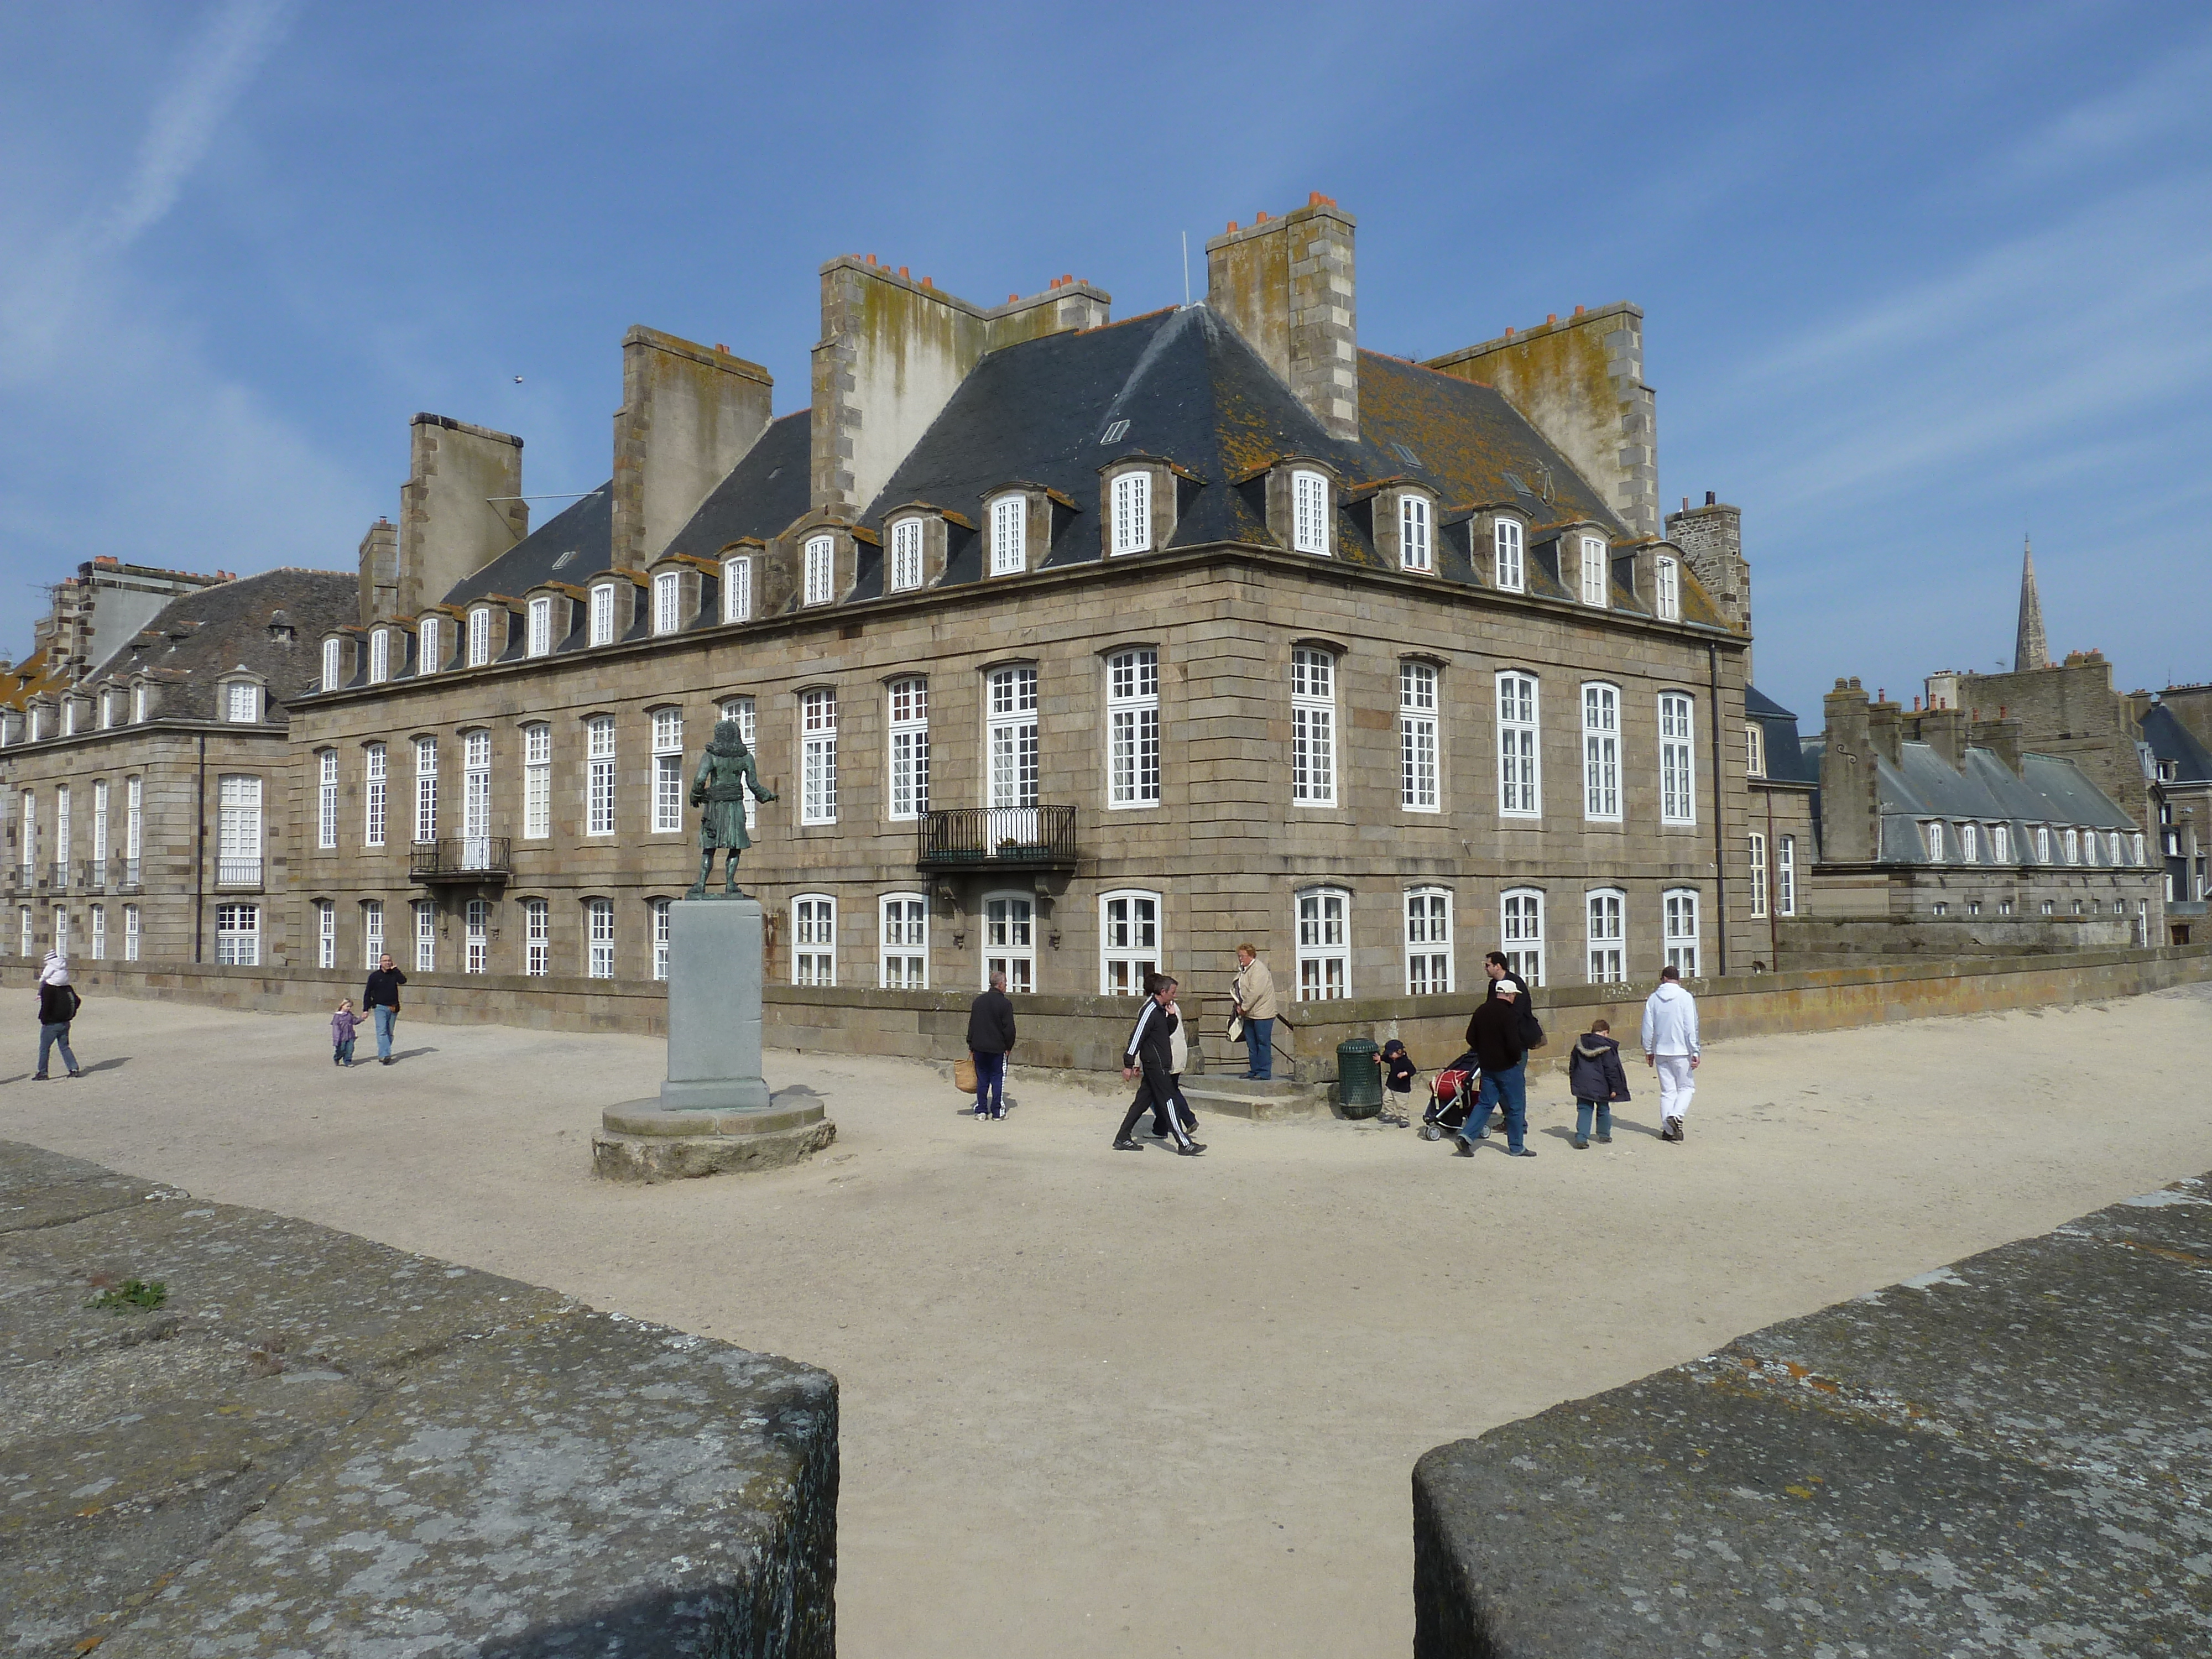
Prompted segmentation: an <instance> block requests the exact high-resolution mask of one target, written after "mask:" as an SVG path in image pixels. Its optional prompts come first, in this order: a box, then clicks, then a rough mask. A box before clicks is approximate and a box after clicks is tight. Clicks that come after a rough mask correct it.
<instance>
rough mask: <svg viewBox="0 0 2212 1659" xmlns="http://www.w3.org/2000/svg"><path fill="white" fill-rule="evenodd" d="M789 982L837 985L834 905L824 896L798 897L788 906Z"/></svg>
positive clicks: (822, 894) (829, 898)
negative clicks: (789, 929) (789, 941)
mask: <svg viewBox="0 0 2212 1659" xmlns="http://www.w3.org/2000/svg"><path fill="white" fill-rule="evenodd" d="M791 982H792V983H793V984H794V985H835V984H836V982H837V901H836V899H834V898H832V897H830V896H829V894H827V893H801V894H800V895H799V896H798V897H796V898H794V899H793V900H792V902H791Z"/></svg>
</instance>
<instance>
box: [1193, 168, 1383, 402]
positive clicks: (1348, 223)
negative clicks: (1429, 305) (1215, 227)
mask: <svg viewBox="0 0 2212 1659" xmlns="http://www.w3.org/2000/svg"><path fill="white" fill-rule="evenodd" d="M1357 225H1358V221H1357V220H1355V219H1354V218H1353V217H1352V216H1351V215H1350V214H1348V213H1346V211H1344V210H1343V209H1341V208H1340V207H1339V206H1337V204H1335V203H1334V201H1332V200H1331V199H1330V198H1329V197H1326V196H1323V195H1322V193H1321V192H1320V191H1315V192H1314V193H1313V194H1312V195H1311V196H1310V197H1307V199H1306V204H1305V205H1304V207H1302V208H1299V209H1297V210H1295V211H1292V212H1291V213H1286V214H1285V215H1284V216H1282V217H1281V218H1279V219H1270V218H1269V217H1267V215H1265V214H1264V213H1263V214H1261V216H1260V217H1259V219H1258V221H1257V222H1255V223H1253V224H1251V225H1249V226H1245V227H1243V228H1238V227H1237V226H1236V225H1233V224H1232V225H1231V226H1230V227H1229V228H1228V229H1227V230H1226V231H1225V232H1224V233H1223V234H1220V235H1218V236H1217V237H1215V238H1214V239H1213V240H1212V241H1210V242H1208V243H1207V244H1206V304H1207V306H1209V307H1211V308H1212V309H1213V310H1214V311H1216V312H1218V313H1219V314H1220V315H1221V316H1222V317H1224V318H1225V319H1227V320H1228V322H1229V323H1230V325H1231V326H1232V327H1234V328H1235V329H1236V331H1237V332H1238V333H1239V334H1241V335H1243V337H1244V338H1245V340H1246V341H1247V342H1248V343H1249V344H1250V345H1251V347H1252V349H1254V350H1255V351H1257V352H1258V353H1259V354H1260V356H1261V357H1262V358H1263V359H1265V360H1266V362H1267V367H1268V368H1272V369H1273V370H1274V371H1275V373H1276V374H1279V375H1280V376H1281V377H1282V379H1283V381H1284V383H1285V385H1287V386H1289V387H1290V388H1291V392H1294V393H1295V394H1296V395H1297V399H1298V401H1299V402H1300V403H1302V404H1304V405H1305V406H1306V408H1307V409H1308V410H1311V411H1312V413H1313V416H1314V418H1315V419H1316V420H1317V421H1319V422H1321V423H1322V426H1323V427H1325V428H1327V429H1328V435H1329V436H1330V437H1332V438H1341V439H1344V440H1346V441H1352V440H1356V439H1358V436H1359V313H1358V305H1357V302H1356V301H1357V295H1356V293H1355V287H1354V280H1353V278H1354V270H1353V262H1352V232H1353V230H1354V228H1356V226H1357Z"/></svg>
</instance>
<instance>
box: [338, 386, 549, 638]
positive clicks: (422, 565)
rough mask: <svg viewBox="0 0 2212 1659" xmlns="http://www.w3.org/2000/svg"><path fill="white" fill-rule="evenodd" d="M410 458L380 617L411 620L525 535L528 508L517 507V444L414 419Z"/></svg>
mask: <svg viewBox="0 0 2212 1659" xmlns="http://www.w3.org/2000/svg"><path fill="white" fill-rule="evenodd" d="M408 451H409V453H408V461H409V465H408V477H407V482H406V483H405V484H404V485H403V486H402V487H401V489H400V491H399V526H398V528H399V546H398V556H397V559H396V562H395V565H394V580H393V597H392V608H391V609H390V610H389V611H386V612H384V613H383V614H385V615H386V616H403V617H404V616H412V615H414V614H415V612H416V611H420V610H422V608H423V607H424V606H425V605H435V604H437V603H438V601H439V600H440V599H443V598H444V597H445V596H446V591H447V589H448V588H450V587H452V586H453V584H454V583H455V582H458V581H459V580H461V579H462V578H463V577H465V576H471V575H474V574H476V573H477V571H479V570H481V569H483V567H484V566H485V565H487V564H489V563H490V562H492V561H493V560H494V559H495V558H497V557H498V556H500V555H501V554H502V553H504V552H506V551H507V549H508V548H510V547H513V545H514V544H516V543H517V542H519V541H520V540H521V539H522V538H524V537H525V536H526V535H528V534H529V533H530V504H529V503H528V502H527V501H522V500H520V496H521V495H522V440H521V439H520V438H517V437H514V436H513V435H510V434H508V433H505V432H494V431H493V430H492V429H491V428H489V427H482V426H471V425H469V424H468V423H467V422H465V421H456V420H453V419H451V418H450V417H448V416H444V415H417V416H416V417H415V419H414V422H413V423H412V425H411V426H410V428H409V445H408ZM371 534H374V532H371ZM363 545H364V548H365V547H366V545H367V544H363Z"/></svg>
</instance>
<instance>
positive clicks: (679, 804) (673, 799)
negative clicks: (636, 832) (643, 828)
mask: <svg viewBox="0 0 2212 1659" xmlns="http://www.w3.org/2000/svg"><path fill="white" fill-rule="evenodd" d="M683 829H684V711H683V710H682V709H680V708H656V709H654V710H653V833H654V834H655V835H659V836H673V835H679V834H681V833H682V832H683Z"/></svg>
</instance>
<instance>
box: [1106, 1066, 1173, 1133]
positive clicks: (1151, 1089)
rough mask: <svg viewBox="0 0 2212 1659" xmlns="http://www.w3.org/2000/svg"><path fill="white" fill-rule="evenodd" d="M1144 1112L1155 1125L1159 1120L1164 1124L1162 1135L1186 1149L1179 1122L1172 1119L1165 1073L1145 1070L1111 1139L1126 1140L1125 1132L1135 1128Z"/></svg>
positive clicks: (1170, 1086) (1169, 1084)
mask: <svg viewBox="0 0 2212 1659" xmlns="http://www.w3.org/2000/svg"><path fill="white" fill-rule="evenodd" d="M1148 1111H1149V1112H1150V1113H1152V1121H1153V1122H1155V1123H1158V1121H1160V1120H1161V1119H1162V1118H1165V1119H1166V1120H1167V1124H1168V1127H1167V1128H1166V1129H1164V1130H1162V1131H1161V1133H1164V1134H1168V1133H1171V1134H1173V1135H1174V1136H1175V1139H1176V1145H1177V1146H1188V1145H1189V1143H1190V1137H1189V1136H1188V1135H1187V1134H1185V1133H1183V1132H1182V1119H1181V1118H1180V1117H1178V1116H1177V1115H1176V1090H1175V1085H1174V1083H1173V1082H1171V1081H1170V1079H1169V1077H1168V1074H1167V1073H1165V1072H1163V1071H1161V1070H1159V1069H1158V1067H1156V1066H1146V1067H1145V1075H1144V1077H1143V1078H1142V1079H1140V1080H1139V1082H1138V1084H1137V1097H1136V1098H1135V1099H1134V1100H1133V1101H1131V1102H1130V1103H1129V1110H1128V1112H1127V1115H1125V1116H1124V1117H1123V1118H1122V1119H1121V1129H1120V1131H1119V1132H1118V1133H1116V1134H1115V1137H1114V1139H1116V1140H1127V1139H1128V1138H1129V1131H1130V1130H1132V1129H1133V1128H1135V1127H1137V1120H1138V1119H1139V1118H1140V1117H1142V1116H1144V1115H1145V1114H1146V1112H1148Z"/></svg>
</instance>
